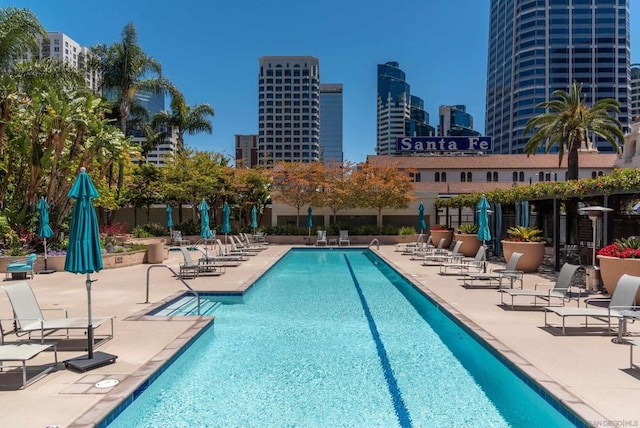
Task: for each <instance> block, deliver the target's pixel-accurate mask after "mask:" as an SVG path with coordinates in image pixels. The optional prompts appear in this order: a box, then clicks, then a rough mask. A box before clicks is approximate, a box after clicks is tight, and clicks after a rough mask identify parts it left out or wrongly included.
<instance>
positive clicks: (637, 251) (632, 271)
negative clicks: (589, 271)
mask: <svg viewBox="0 0 640 428" xmlns="http://www.w3.org/2000/svg"><path fill="white" fill-rule="evenodd" d="M597 258H598V260H599V263H600V279H601V280H602V285H603V286H604V288H605V289H606V290H607V293H609V295H611V294H613V290H615V289H616V285H617V284H618V280H619V279H620V277H621V276H622V275H623V274H625V273H626V274H629V275H635V276H640V242H639V241H638V240H637V239H635V238H627V239H618V240H616V241H615V242H614V243H613V244H611V245H607V246H606V247H604V248H601V249H600V251H598V255H597ZM636 302H637V303H640V298H636Z"/></svg>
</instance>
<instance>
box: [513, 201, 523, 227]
mask: <svg viewBox="0 0 640 428" xmlns="http://www.w3.org/2000/svg"><path fill="white" fill-rule="evenodd" d="M515 208H516V226H522V223H521V221H520V219H521V215H520V202H516V204H515Z"/></svg>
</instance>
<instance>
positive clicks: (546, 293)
mask: <svg viewBox="0 0 640 428" xmlns="http://www.w3.org/2000/svg"><path fill="white" fill-rule="evenodd" d="M579 267H580V266H577V265H572V264H569V263H565V264H564V265H563V266H562V269H560V273H559V274H558V279H557V280H556V282H555V283H537V284H535V286H534V288H535V289H534V290H524V289H520V290H517V289H511V288H501V289H500V290H499V291H500V304H502V305H504V295H505V294H508V295H509V296H511V309H513V308H514V306H513V299H514V297H519V296H528V297H533V305H534V306H537V303H538V299H542V300H544V301H546V302H547V303H548V304H549V305H550V304H551V298H556V299H560V301H561V302H562V306H564V302H565V301H566V300H571V298H572V297H571V280H572V279H573V276H574V275H575V273H576V271H577V270H578V268H579ZM543 285H547V286H549V285H551V288H549V289H547V290H538V286H543ZM576 300H578V306H580V292H579V291H578V295H577V297H576Z"/></svg>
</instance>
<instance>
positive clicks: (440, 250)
mask: <svg viewBox="0 0 640 428" xmlns="http://www.w3.org/2000/svg"><path fill="white" fill-rule="evenodd" d="M429 239H431V236H429ZM446 240H447V239H446V238H441V239H440V241H438V246H437V247H433V246H429V245H427V247H426V248H423V249H416V250H414V251H413V252H412V253H411V260H424V258H425V257H427V256H433V255H435V254H446V253H447V251H448V250H446V249H445V248H444V243H445V242H446Z"/></svg>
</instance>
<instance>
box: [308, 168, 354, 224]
mask: <svg viewBox="0 0 640 428" xmlns="http://www.w3.org/2000/svg"><path fill="white" fill-rule="evenodd" d="M354 171H355V166H354V165H353V164H351V163H348V162H347V163H335V162H334V163H331V164H329V165H324V172H323V173H322V177H323V180H322V184H321V191H320V192H318V193H317V194H316V196H317V198H316V200H315V201H314V205H315V206H317V207H328V208H329V209H330V210H331V214H332V215H333V223H334V224H335V223H336V222H337V216H338V211H340V210H344V209H347V208H353V207H354V206H355V204H356V195H357V192H358V189H354V188H353V186H352V183H351V174H353V172H354Z"/></svg>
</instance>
